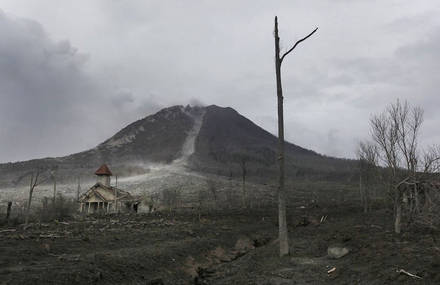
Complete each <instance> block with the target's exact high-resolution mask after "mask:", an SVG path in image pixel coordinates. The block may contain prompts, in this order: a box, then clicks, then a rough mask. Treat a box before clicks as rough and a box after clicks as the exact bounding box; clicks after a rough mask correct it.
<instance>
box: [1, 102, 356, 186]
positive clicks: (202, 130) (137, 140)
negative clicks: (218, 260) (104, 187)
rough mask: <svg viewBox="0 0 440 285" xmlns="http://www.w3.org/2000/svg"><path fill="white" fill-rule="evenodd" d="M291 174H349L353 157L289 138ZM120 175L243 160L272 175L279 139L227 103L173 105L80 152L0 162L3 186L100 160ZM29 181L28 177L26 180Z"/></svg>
mask: <svg viewBox="0 0 440 285" xmlns="http://www.w3.org/2000/svg"><path fill="white" fill-rule="evenodd" d="M285 151H286V169H287V175H288V177H295V178H298V177H318V176H319V177H321V178H322V177H327V178H330V177H331V178H333V179H338V178H342V177H350V176H351V175H352V171H353V168H354V161H351V160H345V159H337V158H332V157H326V156H323V155H320V154H318V153H316V152H314V151H311V150H308V149H306V148H302V147H300V146H297V145H295V144H292V143H286V146H285ZM104 163H105V164H108V165H111V166H112V170H113V171H114V172H116V173H118V174H119V175H120V176H121V177H128V176H133V175H140V174H145V173H146V172H145V166H148V165H151V164H160V165H173V164H180V165H182V166H184V167H185V168H186V169H188V170H190V171H194V172H198V173H210V174H217V175H223V176H227V175H232V173H238V172H240V169H241V168H242V167H243V165H246V167H247V174H248V175H249V176H250V177H252V176H254V177H256V178H261V177H266V178H274V177H276V172H277V138H276V137H275V136H274V135H273V134H271V133H269V132H267V131H265V130H264V129H262V128H261V127H259V126H257V125H256V124H254V123H253V122H252V121H250V120H249V119H247V118H245V117H244V116H242V115H240V114H239V113H238V112H237V111H235V110H234V109H232V108H229V107H226V108H224V107H219V106H216V105H210V106H206V107H198V106H195V107H192V106H173V107H169V108H165V109H162V110H160V111H159V112H157V113H155V114H153V115H150V116H147V117H145V118H143V119H141V120H138V121H136V122H134V123H131V124H130V125H128V126H126V127H125V128H123V129H122V130H120V131H119V132H117V133H116V134H115V135H114V136H112V137H111V138H109V139H107V140H106V141H104V142H102V143H101V144H99V145H97V146H96V147H95V148H93V149H90V150H87V151H83V152H80V153H76V154H72V155H68V156H64V157H56V158H43V159H34V160H29V161H23V162H16V163H5V164H0V173H1V177H0V186H3V187H11V186H14V185H19V184H23V183H25V182H26V183H27V180H26V179H24V177H26V176H27V175H28V174H29V173H30V172H32V171H35V170H36V169H43V170H48V169H50V170H56V173H57V180H58V181H64V182H66V183H71V182H74V181H75V179H77V177H86V178H87V177H89V178H90V177H91V175H92V174H93V170H94V169H96V167H97V166H99V165H101V164H104ZM25 180H26V181H25Z"/></svg>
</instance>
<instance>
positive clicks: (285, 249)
mask: <svg viewBox="0 0 440 285" xmlns="http://www.w3.org/2000/svg"><path fill="white" fill-rule="evenodd" d="M317 30H318V28H316V29H314V30H313V31H312V32H311V33H310V34H308V35H307V36H306V37H304V38H302V39H300V40H298V41H297V42H296V43H295V44H294V45H293V46H292V47H291V48H290V49H289V50H288V51H286V52H285V53H284V54H283V55H282V56H280V38H279V36H278V18H277V17H276V16H275V31H274V36H275V73H276V82H277V98H278V139H279V142H278V162H279V187H278V229H279V237H278V239H279V242H280V256H285V255H288V254H289V240H288V232H287V221H286V192H285V187H284V112H283V89H282V86H281V64H282V62H283V60H284V58H285V57H286V56H287V55H288V54H289V53H291V52H292V51H293V50H294V49H295V48H296V47H297V46H298V45H299V44H300V43H301V42H303V41H305V40H306V39H308V38H309V37H310V36H312V35H313V34H314V33H315V32H316V31H317Z"/></svg>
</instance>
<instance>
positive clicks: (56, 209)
mask: <svg viewBox="0 0 440 285" xmlns="http://www.w3.org/2000/svg"><path fill="white" fill-rule="evenodd" d="M45 200H46V202H45ZM77 210H78V203H77V202H76V201H75V199H73V198H66V197H64V196H63V195H62V194H61V193H58V194H57V198H56V199H55V204H53V199H52V204H51V205H50V206H48V205H47V199H44V200H43V203H42V205H41V206H40V207H39V208H37V211H36V218H38V219H39V220H40V221H53V220H64V219H67V218H71V217H72V216H73V215H74V214H75V213H76V212H77Z"/></svg>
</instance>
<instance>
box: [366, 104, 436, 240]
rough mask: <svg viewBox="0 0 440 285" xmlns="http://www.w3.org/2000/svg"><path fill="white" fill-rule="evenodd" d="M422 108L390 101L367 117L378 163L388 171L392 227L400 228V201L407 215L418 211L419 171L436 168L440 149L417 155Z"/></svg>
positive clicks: (395, 229) (426, 171)
mask: <svg viewBox="0 0 440 285" xmlns="http://www.w3.org/2000/svg"><path fill="white" fill-rule="evenodd" d="M422 123H423V110H422V109H421V108H420V107H411V106H410V105H409V104H408V102H406V101H405V102H403V103H402V102H400V101H399V100H397V101H396V102H395V103H392V104H390V105H389V106H388V107H387V108H386V109H385V111H383V112H382V113H380V114H379V115H374V116H373V117H372V118H371V120H370V125H371V133H372V138H373V141H374V143H375V144H376V146H377V149H378V157H379V160H380V163H381V164H382V165H383V166H385V167H386V170H387V171H388V173H389V179H388V190H389V194H390V197H392V200H393V205H394V217H395V219H394V231H395V233H400V232H401V221H402V214H403V202H404V201H408V197H409V198H410V200H409V211H408V214H409V217H411V216H413V214H414V213H415V212H419V211H420V198H419V194H420V193H419V192H420V191H421V190H420V189H419V188H418V186H417V185H421V184H420V181H419V180H420V178H422V175H421V174H422V173H428V172H430V173H432V172H433V171H434V170H436V169H437V170H438V168H437V167H436V165H439V164H438V162H439V160H440V156H439V154H440V150H439V151H437V150H438V148H435V147H433V148H431V150H428V151H425V152H424V154H423V155H421V154H420V153H421V151H420V149H419V146H418V139H419V132H420V128H421V125H422Z"/></svg>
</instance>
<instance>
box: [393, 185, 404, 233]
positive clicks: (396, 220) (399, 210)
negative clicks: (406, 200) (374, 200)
mask: <svg viewBox="0 0 440 285" xmlns="http://www.w3.org/2000/svg"><path fill="white" fill-rule="evenodd" d="M396 191H397V193H396V196H397V197H396V201H394V203H395V205H396V213H395V218H394V232H395V233H396V234H400V229H401V223H402V197H401V196H400V192H399V190H398V189H396Z"/></svg>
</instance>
